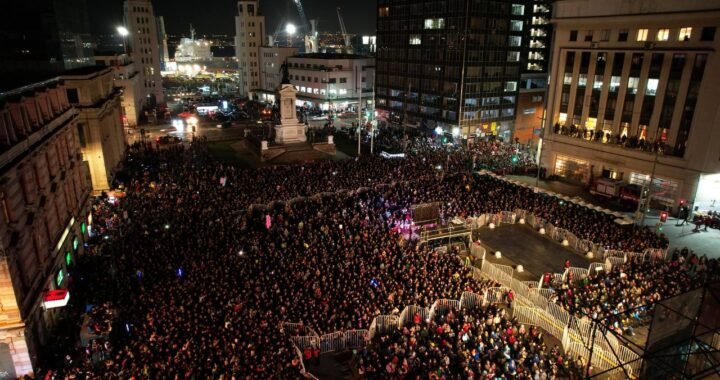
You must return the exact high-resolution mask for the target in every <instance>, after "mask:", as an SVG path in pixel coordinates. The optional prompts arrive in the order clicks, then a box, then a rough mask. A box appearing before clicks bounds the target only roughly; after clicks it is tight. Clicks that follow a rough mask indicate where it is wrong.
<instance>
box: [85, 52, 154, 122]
mask: <svg viewBox="0 0 720 380" xmlns="http://www.w3.org/2000/svg"><path fill="white" fill-rule="evenodd" d="M95 63H96V64H97V65H98V66H108V67H112V69H113V74H114V75H113V79H114V86H115V87H119V88H121V89H122V95H121V105H122V121H123V126H124V127H126V128H134V127H137V125H138V119H139V118H140V112H142V102H143V96H144V95H143V88H142V87H143V86H142V84H141V83H140V72H139V71H138V70H137V69H136V68H135V63H134V62H132V61H131V60H130V57H128V56H127V55H125V54H120V55H96V56H95Z"/></svg>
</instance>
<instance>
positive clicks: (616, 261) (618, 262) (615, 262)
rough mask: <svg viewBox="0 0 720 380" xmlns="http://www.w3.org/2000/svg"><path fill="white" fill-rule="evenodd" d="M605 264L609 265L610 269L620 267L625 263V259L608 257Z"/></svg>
mask: <svg viewBox="0 0 720 380" xmlns="http://www.w3.org/2000/svg"><path fill="white" fill-rule="evenodd" d="M605 261H606V262H609V263H610V269H612V268H615V267H622V266H623V265H625V263H626V262H627V259H626V258H625V257H608V258H607V259H606V260H605Z"/></svg>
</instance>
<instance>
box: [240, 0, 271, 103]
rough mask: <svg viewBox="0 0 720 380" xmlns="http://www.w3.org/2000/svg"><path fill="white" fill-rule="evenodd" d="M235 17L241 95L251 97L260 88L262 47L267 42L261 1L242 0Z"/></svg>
mask: <svg viewBox="0 0 720 380" xmlns="http://www.w3.org/2000/svg"><path fill="white" fill-rule="evenodd" d="M237 6H238V15H237V16H235V55H236V57H237V61H238V69H239V71H240V72H239V76H240V95H241V96H249V95H250V92H251V90H252V89H257V88H259V87H260V46H262V44H263V41H265V16H262V15H261V14H260V2H259V0H241V1H238V3H237Z"/></svg>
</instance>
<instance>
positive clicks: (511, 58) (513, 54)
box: [507, 51, 520, 62]
mask: <svg viewBox="0 0 720 380" xmlns="http://www.w3.org/2000/svg"><path fill="white" fill-rule="evenodd" d="M507 57H508V58H507V60H508V62H518V61H520V52H519V51H509V52H508V55H507Z"/></svg>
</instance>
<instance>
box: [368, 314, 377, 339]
mask: <svg viewBox="0 0 720 380" xmlns="http://www.w3.org/2000/svg"><path fill="white" fill-rule="evenodd" d="M375 334H377V320H376V319H375V318H373V321H372V322H371V323H370V328H368V337H369V338H370V340H372V339H373V338H375Z"/></svg>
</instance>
